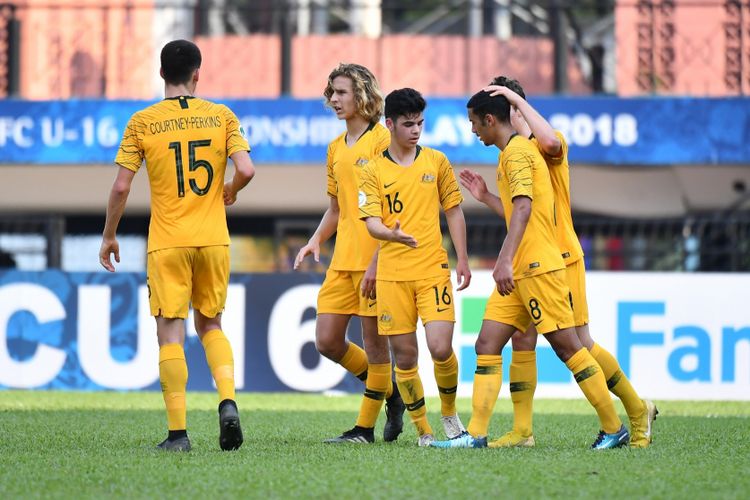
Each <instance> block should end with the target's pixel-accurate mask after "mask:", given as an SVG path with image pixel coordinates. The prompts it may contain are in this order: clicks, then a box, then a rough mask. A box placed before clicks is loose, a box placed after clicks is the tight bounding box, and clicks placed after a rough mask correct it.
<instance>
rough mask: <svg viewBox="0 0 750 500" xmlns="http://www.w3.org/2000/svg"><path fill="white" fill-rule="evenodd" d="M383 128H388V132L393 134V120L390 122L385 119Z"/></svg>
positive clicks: (388, 119)
mask: <svg viewBox="0 0 750 500" xmlns="http://www.w3.org/2000/svg"><path fill="white" fill-rule="evenodd" d="M385 126H386V127H387V128H388V130H390V131H391V132H393V130H394V129H395V128H396V126H395V124H394V123H393V120H392V119H390V118H386V119H385Z"/></svg>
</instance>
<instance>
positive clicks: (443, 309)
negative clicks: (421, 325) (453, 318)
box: [437, 307, 450, 313]
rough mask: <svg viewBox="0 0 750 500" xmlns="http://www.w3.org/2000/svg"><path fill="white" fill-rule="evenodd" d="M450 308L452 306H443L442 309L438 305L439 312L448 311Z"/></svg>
mask: <svg viewBox="0 0 750 500" xmlns="http://www.w3.org/2000/svg"><path fill="white" fill-rule="evenodd" d="M448 309H450V307H444V308H442V309H440V308H439V307H438V308H437V312H439V313H441V312H443V311H447V310H448Z"/></svg>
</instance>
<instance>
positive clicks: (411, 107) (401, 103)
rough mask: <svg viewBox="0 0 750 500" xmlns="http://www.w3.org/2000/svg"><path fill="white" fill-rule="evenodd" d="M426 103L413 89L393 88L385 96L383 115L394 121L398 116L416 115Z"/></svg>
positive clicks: (422, 109)
mask: <svg viewBox="0 0 750 500" xmlns="http://www.w3.org/2000/svg"><path fill="white" fill-rule="evenodd" d="M425 107H427V103H426V102H425V100H424V97H422V94H420V93H419V92H417V91H416V90H414V89H410V88H405V89H399V90H394V91H393V92H391V93H390V94H388V96H387V97H386V98H385V117H386V118H390V119H391V120H393V121H396V120H397V119H398V117H399V116H410V115H416V114H418V113H421V112H422V111H424V108H425Z"/></svg>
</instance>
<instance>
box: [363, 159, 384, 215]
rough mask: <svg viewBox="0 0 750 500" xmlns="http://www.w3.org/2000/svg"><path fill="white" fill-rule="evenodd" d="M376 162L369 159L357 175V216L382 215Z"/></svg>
mask: <svg viewBox="0 0 750 500" xmlns="http://www.w3.org/2000/svg"><path fill="white" fill-rule="evenodd" d="M376 169H377V163H376V162H374V161H370V162H369V163H368V164H367V165H365V167H364V169H363V170H362V174H361V175H360V177H359V192H358V193H357V195H358V196H357V203H358V205H359V218H360V219H366V218H368V217H381V218H382V217H383V208H382V202H381V199H380V187H379V186H380V185H379V183H378V174H377V170H376Z"/></svg>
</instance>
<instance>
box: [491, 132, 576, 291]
mask: <svg viewBox="0 0 750 500" xmlns="http://www.w3.org/2000/svg"><path fill="white" fill-rule="evenodd" d="M497 190H498V193H499V194H500V200H501V201H502V203H503V208H504V210H505V223H506V226H507V227H510V219H511V217H512V215H513V198H515V197H516V196H526V197H528V198H530V199H531V216H530V217H529V222H528V225H527V226H526V231H525V232H524V233H523V238H522V239H521V244H520V245H519V247H518V250H517V251H516V255H515V256H514V258H513V279H521V278H528V277H530V276H535V275H537V274H544V273H547V272H550V271H555V270H557V269H564V268H565V263H564V262H563V259H562V257H561V255H560V249H559V247H558V246H557V234H556V230H555V196H554V192H553V190H552V181H551V180H550V175H549V170H548V169H547V165H546V164H545V163H544V158H542V155H541V154H540V153H539V150H538V149H537V148H536V146H534V144H533V143H532V142H531V141H530V140H528V139H526V138H525V137H521V136H519V135H514V136H512V137H511V138H510V140H509V141H508V144H507V145H506V146H505V149H503V150H502V152H501V153H500V158H499V165H498V167H497Z"/></svg>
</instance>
